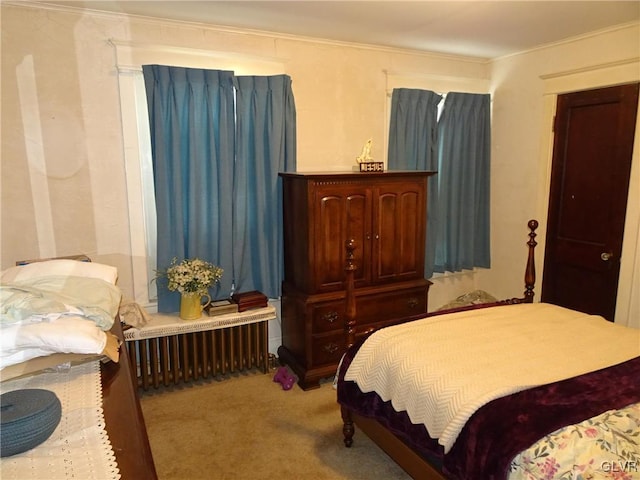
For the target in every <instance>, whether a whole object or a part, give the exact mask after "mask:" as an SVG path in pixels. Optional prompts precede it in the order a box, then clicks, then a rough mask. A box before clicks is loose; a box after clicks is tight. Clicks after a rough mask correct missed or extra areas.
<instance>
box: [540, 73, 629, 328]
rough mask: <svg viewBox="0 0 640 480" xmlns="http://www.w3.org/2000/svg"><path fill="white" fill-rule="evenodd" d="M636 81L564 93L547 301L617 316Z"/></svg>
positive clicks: (552, 197)
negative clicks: (617, 295) (628, 83)
mask: <svg viewBox="0 0 640 480" xmlns="http://www.w3.org/2000/svg"><path fill="white" fill-rule="evenodd" d="M637 107H638V84H631V85H621V86H615V87H608V88H601V89H596V90H589V91H583V92H576V93H569V94H564V95H560V96H559V97H558V106H557V112H556V122H555V142H554V148H553V162H552V171H551V191H550V199H549V216H548V226H547V239H546V249H545V261H544V275H543V284H542V301H544V302H549V303H554V304H557V305H561V306H565V307H569V308H573V309H575V310H579V311H582V312H586V313H590V314H599V315H602V316H604V317H605V318H606V319H607V320H610V321H613V319H614V314H615V306H616V294H617V291H618V275H619V272H620V254H621V251H622V237H623V233H624V219H625V212H626V207H627V196H628V191H629V175H630V171H631V157H632V151H633V140H634V132H635V124H636V116H637Z"/></svg>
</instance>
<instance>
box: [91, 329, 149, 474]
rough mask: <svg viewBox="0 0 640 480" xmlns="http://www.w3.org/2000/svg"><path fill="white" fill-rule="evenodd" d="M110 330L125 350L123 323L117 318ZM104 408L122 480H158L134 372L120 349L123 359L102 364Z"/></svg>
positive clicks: (107, 427)
mask: <svg viewBox="0 0 640 480" xmlns="http://www.w3.org/2000/svg"><path fill="white" fill-rule="evenodd" d="M111 332H112V333H113V334H114V335H116V336H117V337H118V338H119V339H120V341H121V342H122V346H121V347H120V348H121V350H122V349H126V344H125V342H124V337H123V334H122V326H121V324H120V321H119V320H118V319H116V321H115V323H114V325H113V328H112V329H111ZM100 370H101V374H102V407H103V411H104V417H105V423H106V429H107V433H108V434H109V440H110V441H111V447H112V448H113V452H114V454H115V456H116V461H117V463H118V469H119V470H120V474H121V478H122V479H123V480H127V479H135V480H156V479H157V478H158V476H157V473H156V468H155V465H154V463H153V456H152V454H151V447H150V445H149V438H148V436H147V429H146V426H145V423H144V418H143V416H142V409H141V408H140V402H139V399H138V388H137V380H136V375H135V372H133V371H132V370H131V366H130V364H129V362H128V361H127V353H126V352H124V351H121V352H120V361H119V362H118V363H115V362H111V361H109V362H106V363H102V364H101V368H100Z"/></svg>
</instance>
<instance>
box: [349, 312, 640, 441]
mask: <svg viewBox="0 0 640 480" xmlns="http://www.w3.org/2000/svg"><path fill="white" fill-rule="evenodd" d="M630 332H631V333H630ZM639 355H640V330H638V329H629V328H626V327H622V326H619V325H616V324H613V323H611V322H607V321H606V320H604V319H603V318H602V317H599V316H592V315H586V314H583V313H579V312H575V311H573V310H569V309H566V308H562V307H558V306H555V305H549V304H544V303H534V304H519V305H508V306H500V307H492V308H485V309H478V310H470V311H466V312H458V313H453V314H448V315H439V316H433V317H427V318H425V319H422V320H417V321H414V322H410V323H406V324H402V325H397V326H394V327H388V328H384V329H381V330H379V331H377V332H375V333H374V334H372V335H371V337H370V338H369V339H368V340H367V341H366V342H365V343H364V344H363V345H362V347H361V348H360V350H359V351H358V352H357V354H356V355H355V357H354V359H353V361H352V363H351V365H350V366H349V368H348V370H347V372H346V374H345V380H350V381H354V382H356V383H357V384H358V386H359V388H360V390H362V391H363V392H371V391H375V392H376V393H377V394H378V395H379V396H380V397H381V398H382V399H383V400H385V401H389V400H390V401H391V403H392V405H393V407H394V409H395V410H396V411H406V412H407V414H408V416H409V418H410V419H411V421H412V422H413V423H415V424H424V425H425V426H426V428H427V431H428V432H429V435H430V436H431V437H432V438H437V439H438V443H440V444H441V445H442V446H443V447H444V450H445V452H448V451H449V450H450V449H451V447H452V446H453V444H454V442H455V440H456V438H457V437H458V435H459V433H460V431H461V430H462V428H463V427H464V425H465V423H466V422H467V420H468V419H469V418H470V417H471V415H473V413H474V412H475V411H476V410H478V409H479V408H480V407H481V406H483V405H484V404H486V403H488V402H490V401H491V400H494V399H496V398H499V397H502V396H505V395H508V394H511V393H515V392H518V391H521V390H524V389H527V388H531V387H534V386H538V385H544V384H547V383H552V382H555V381H558V380H563V379H566V378H570V377H574V376H576V375H581V374H583V373H587V372H591V371H594V370H599V369H602V368H605V367H609V366H612V365H616V364H618V363H621V362H624V361H627V360H630V359H632V358H635V357H637V356H639Z"/></svg>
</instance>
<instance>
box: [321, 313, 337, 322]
mask: <svg viewBox="0 0 640 480" xmlns="http://www.w3.org/2000/svg"><path fill="white" fill-rule="evenodd" d="M338 318H339V317H338V312H335V311H333V312H328V313H325V314H324V315H323V316H322V319H323V320H324V321H325V322H327V323H333V322H335V321H336V320H338Z"/></svg>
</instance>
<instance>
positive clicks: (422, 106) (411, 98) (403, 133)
mask: <svg viewBox="0 0 640 480" xmlns="http://www.w3.org/2000/svg"><path fill="white" fill-rule="evenodd" d="M441 100H442V96H441V95H438V94H437V93H435V92H431V91H429V90H418V89H410V88H396V89H394V90H393V93H392V96H391V121H390V130H389V149H388V156H387V159H388V168H389V170H434V171H435V170H438V151H437V142H438V104H439V103H440V101H441ZM428 182H429V183H428V191H427V207H428V208H427V222H426V225H427V231H426V244H425V266H424V275H425V278H431V277H432V276H433V269H434V258H435V248H436V235H437V231H436V228H437V226H438V220H437V213H438V209H437V201H438V176H437V175H433V176H431V177H429V180H428Z"/></svg>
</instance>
